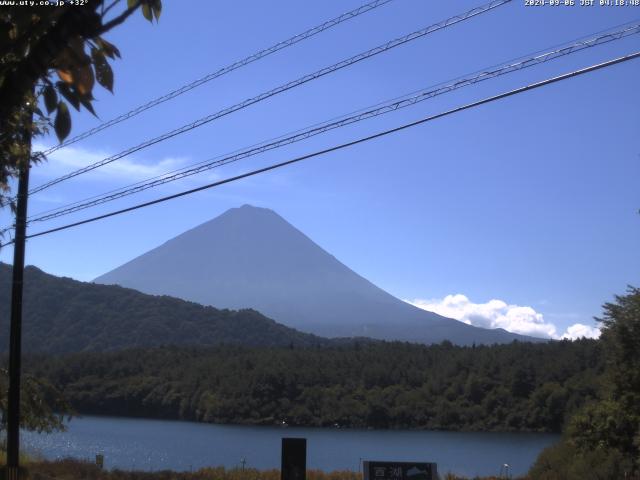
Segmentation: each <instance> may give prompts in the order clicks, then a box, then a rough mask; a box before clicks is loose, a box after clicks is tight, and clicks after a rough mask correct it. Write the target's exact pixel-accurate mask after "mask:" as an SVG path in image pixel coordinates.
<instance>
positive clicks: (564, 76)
mask: <svg viewBox="0 0 640 480" xmlns="http://www.w3.org/2000/svg"><path fill="white" fill-rule="evenodd" d="M639 57H640V51H639V52H635V53H632V54H629V55H625V56H623V57H618V58H615V59H612V60H608V61H606V62H602V63H599V64H596V65H592V66H590V67H585V68H582V69H580V70H574V71H572V72H569V73H565V74H562V75H558V76H556V77H552V78H549V79H546V80H542V81H539V82H536V83H532V84H530V85H526V86H524V87H520V88H516V89H514V90H510V91H508V92H504V93H501V94H498V95H494V96H491V97H487V98H484V99H482V100H478V101H476V102H472V103H467V104H465V105H462V106H460V107H456V108H453V109H451V110H447V111H445V112H441V113H438V114H435V115H430V116H428V117H425V118H422V119H420V120H416V121H414V122H410V123H406V124H404V125H401V126H399V127H395V128H391V129H389V130H384V131H382V132H378V133H375V134H373V135H369V136H366V137H362V138H359V139H356V140H352V141H350V142H347V143H342V144H340V145H336V146H333V147H330V148H327V149H324V150H320V151H316V152H313V153H309V154H307V155H303V156H300V157H296V158H293V159H291V160H286V161H284V162H280V163H276V164H273V165H269V166H268V167H263V168H259V169H256V170H252V171H250V172H246V173H243V174H241V175H236V176H234V177H230V178H226V179H224V180H220V181H217V182H213V183H209V184H207V185H202V186H200V187H197V188H192V189H190V190H185V191H182V192H180V193H175V194H173V195H168V196H165V197H161V198H157V199H155V200H151V201H149V202H144V203H140V204H138V205H134V206H132V207H128V208H123V209H121V210H116V211H112V212H109V213H106V214H103V215H98V216H96V217H92V218H88V219H85V220H81V221H78V222H74V223H69V224H67V225H63V226H60V227H56V228H51V229H49V230H45V231H42V232H37V233H34V234H31V235H27V238H35V237H40V236H42V235H48V234H50V233H54V232H59V231H61V230H67V229H69V228H72V227H77V226H80V225H84V224H87V223H92V222H95V221H98V220H103V219H105V218H109V217H113V216H116V215H121V214H123V213H128V212H131V211H134V210H138V209H140V208H144V207H148V206H151V205H155V204H158V203H163V202H166V201H169V200H173V199H175V198H179V197H183V196H185V195H190V194H192V193H196V192H200V191H202V190H207V189H210V188H214V187H218V186H220V185H224V184H227V183H231V182H235V181H237V180H241V179H243V178H247V177H251V176H254V175H258V174H260V173H265V172H268V171H270V170H275V169H278V168H281V167H284V166H287V165H291V164H294V163H297V162H301V161H303V160H307V159H309V158H313V157H317V156H320V155H325V154H327V153H330V152H335V151H337V150H342V149H344V148H348V147H352V146H354V145H358V144H360V143H364V142H368V141H370V140H374V139H376V138H380V137H384V136H387V135H390V134H392V133H397V132H399V131H402V130H406V129H408V128H412V127H415V126H417V125H421V124H423V123H427V122H430V121H433V120H436V119H438V118H442V117H446V116H449V115H452V114H454V113H458V112H461V111H463V110H468V109H471V108H475V107H478V106H480V105H484V104H487V103H491V102H494V101H497V100H501V99H503V98H507V97H510V96H513V95H517V94H519V93H523V92H526V91H529V90H534V89H536V88H540V87H543V86H546V85H549V84H552V83H556V82H560V81H562V80H567V79H569V78H572V77H577V76H579V75H584V74H586V73H590V72H593V71H596V70H600V69H602V68H606V67H610V66H613V65H616V64H618V63H623V62H627V61H629V60H634V59H636V58H639ZM9 244H10V243H6V244H4V245H0V247H4V246H7V245H9Z"/></svg>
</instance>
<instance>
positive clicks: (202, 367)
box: [28, 340, 603, 432]
mask: <svg viewBox="0 0 640 480" xmlns="http://www.w3.org/2000/svg"><path fill="white" fill-rule="evenodd" d="M28 365H29V367H28V368H29V369H30V370H31V371H32V372H33V373H35V374H36V375H37V376H42V377H43V378H46V379H48V380H49V381H50V382H52V383H53V384H55V385H58V386H59V387H60V388H61V389H62V390H63V393H64V395H65V397H66V398H67V399H68V401H69V402H70V403H71V405H72V406H73V407H74V409H75V410H77V411H78V412H80V413H87V414H104V415H121V416H140V417H151V418H163V419H167V418H172V419H182V420H194V421H204V422H213V423H237V424H255V425H261V424H264V425H267V424H271V425H273V424H279V423H281V422H282V421H285V422H286V423H288V424H289V425H301V426H335V425H336V424H337V425H339V426H345V427H359V428H366V427H375V428H420V429H446V430H474V431H551V432H558V431H560V430H561V428H562V426H563V425H564V422H565V419H566V418H568V417H569V416H570V415H571V414H572V413H574V412H575V411H577V409H578V408H580V407H581V406H582V405H583V404H584V402H585V401H587V400H588V399H589V398H595V397H596V395H597V385H598V376H599V375H600V374H601V372H602V369H603V362H602V361H601V355H600V347H599V344H598V342H596V341H593V340H581V341H577V342H569V341H563V342H554V343H549V344H528V343H517V342H516V343H513V344H509V345H496V346H492V347H487V346H478V347H456V346H453V345H451V344H450V343H448V342H445V343H443V344H440V345H432V346H423V345H412V344H406V343H399V342H396V343H379V344H363V345H361V344H353V345H349V346H342V347H330V348H254V349H249V348H242V347H235V346H234V347H231V346H228V347H217V348H212V349H196V348H179V347H164V348H156V349H135V350H128V351H120V352H110V353H89V352H87V353H81V354H72V355H67V356H62V357H42V358H32V359H31V360H30V361H29V362H28Z"/></svg>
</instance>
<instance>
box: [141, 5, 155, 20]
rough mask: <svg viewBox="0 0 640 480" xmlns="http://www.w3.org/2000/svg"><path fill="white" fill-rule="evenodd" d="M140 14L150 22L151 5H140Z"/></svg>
mask: <svg viewBox="0 0 640 480" xmlns="http://www.w3.org/2000/svg"><path fill="white" fill-rule="evenodd" d="M142 15H144V18H146V19H147V20H149V21H150V22H153V14H152V13H151V7H150V6H149V4H148V3H144V4H143V5H142Z"/></svg>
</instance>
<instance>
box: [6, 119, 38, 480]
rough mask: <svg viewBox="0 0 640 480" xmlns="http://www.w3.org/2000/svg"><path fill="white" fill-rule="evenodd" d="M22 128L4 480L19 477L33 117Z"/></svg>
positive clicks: (14, 250) (12, 288)
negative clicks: (22, 150)
mask: <svg viewBox="0 0 640 480" xmlns="http://www.w3.org/2000/svg"><path fill="white" fill-rule="evenodd" d="M28 118H29V122H28V124H27V125H26V126H25V133H24V135H25V136H24V138H25V144H26V146H27V152H26V154H25V158H24V159H23V161H22V163H21V165H20V167H19V168H20V173H19V178H18V195H17V199H16V200H17V205H16V223H15V228H16V229H15V236H14V245H13V280H12V287H11V327H10V328H11V332H10V334H9V335H10V338H9V395H8V396H9V401H8V405H7V475H6V480H18V479H19V476H20V368H21V360H22V358H21V355H22V290H23V288H22V287H23V279H24V253H25V242H26V234H27V200H28V197H29V168H30V165H31V126H32V125H31V124H32V121H33V120H32V118H33V117H32V116H31V115H29V117H28Z"/></svg>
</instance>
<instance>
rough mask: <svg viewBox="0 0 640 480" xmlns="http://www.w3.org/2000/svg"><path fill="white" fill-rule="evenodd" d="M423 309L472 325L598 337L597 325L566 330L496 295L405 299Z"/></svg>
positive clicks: (566, 336)
mask: <svg viewBox="0 0 640 480" xmlns="http://www.w3.org/2000/svg"><path fill="white" fill-rule="evenodd" d="M405 301H406V302H407V303H410V304H411V305H414V306H416V307H418V308H421V309H423V310H427V311H429V312H434V313H437V314H439V315H442V316H445V317H449V318H455V319H456V320H460V321H461V322H464V323H466V324H468V325H473V326H475V327H482V328H504V329H505V330H507V331H509V332H513V333H519V334H522V335H531V336H534V337H543V338H553V339H568V340H576V339H578V338H583V337H586V338H598V337H599V336H600V329H599V328H597V327H593V326H589V325H585V324H582V323H574V324H573V325H571V326H569V327H567V329H566V330H565V332H563V333H559V332H558V328H557V327H556V326H555V325H554V324H553V323H550V322H547V321H545V319H544V316H543V315H542V314H541V313H540V312H536V311H535V310H534V309H533V308H532V307H529V306H521V305H513V304H509V303H507V302H505V301H503V300H499V299H492V300H489V301H488V302H486V303H474V302H472V301H471V300H469V298H468V297H467V296H466V295H463V294H460V293H457V294H454V295H447V296H446V297H444V298H442V299H430V300H424V299H419V298H417V299H414V300H405Z"/></svg>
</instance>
